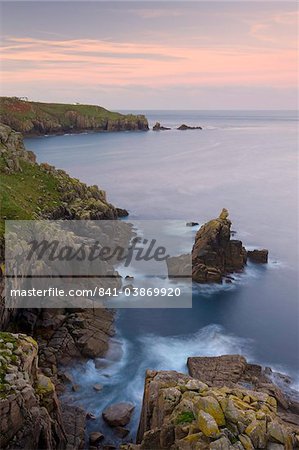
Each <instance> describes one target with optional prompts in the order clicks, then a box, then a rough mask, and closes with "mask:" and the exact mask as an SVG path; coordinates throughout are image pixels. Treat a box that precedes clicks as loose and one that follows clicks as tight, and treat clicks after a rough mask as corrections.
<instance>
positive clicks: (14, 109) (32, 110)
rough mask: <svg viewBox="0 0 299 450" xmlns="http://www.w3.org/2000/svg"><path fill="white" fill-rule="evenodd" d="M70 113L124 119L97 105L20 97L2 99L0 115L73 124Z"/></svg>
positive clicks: (0, 100) (97, 117)
mask: <svg viewBox="0 0 299 450" xmlns="http://www.w3.org/2000/svg"><path fill="white" fill-rule="evenodd" d="M69 111H75V112H77V113H79V114H80V115H82V116H86V117H94V118H96V119H107V118H111V119H119V118H121V117H123V115H122V114H120V113H117V112H112V111H108V109H105V108H102V107H101V106H95V105H80V104H68V103H41V102H29V101H24V100H20V99H19V98H18V97H0V114H1V115H2V114H9V113H10V114H11V115H13V116H14V117H15V118H16V119H22V120H32V119H35V118H36V117H37V115H39V116H41V117H42V116H45V117H49V118H51V117H52V118H53V117H55V118H56V119H57V118H58V119H60V120H63V121H65V123H66V124H67V123H69V124H70V123H71V122H70V120H68V118H67V117H66V116H65V115H66V113H68V112H69Z"/></svg>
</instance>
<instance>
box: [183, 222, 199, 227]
mask: <svg viewBox="0 0 299 450" xmlns="http://www.w3.org/2000/svg"><path fill="white" fill-rule="evenodd" d="M197 225H199V223H198V222H187V223H186V227H196V226H197Z"/></svg>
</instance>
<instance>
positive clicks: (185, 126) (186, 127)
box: [177, 123, 202, 131]
mask: <svg viewBox="0 0 299 450" xmlns="http://www.w3.org/2000/svg"><path fill="white" fill-rule="evenodd" d="M177 130H182V131H184V130H202V127H190V126H189V125H186V124H184V123H183V124H182V125H180V126H179V127H178V128H177Z"/></svg>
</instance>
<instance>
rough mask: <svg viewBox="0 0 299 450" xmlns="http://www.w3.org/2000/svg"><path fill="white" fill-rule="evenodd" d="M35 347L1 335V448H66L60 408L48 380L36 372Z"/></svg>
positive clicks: (24, 339)
mask: <svg viewBox="0 0 299 450" xmlns="http://www.w3.org/2000/svg"><path fill="white" fill-rule="evenodd" d="M37 351H38V350H37V344H36V342H35V341H34V340H33V339H32V338H30V337H28V336H26V335H23V334H11V333H3V332H2V333H0V383H1V384H0V422H1V433H0V447H1V448H7V449H15V448H30V449H33V450H34V449H40V448H46V449H49V450H52V449H53V450H54V449H62V448H65V446H66V436H65V431H64V427H63V420H62V414H61V410H60V405H59V402H58V399H57V396H56V392H55V388H54V385H53V383H52V382H51V380H50V379H49V378H48V377H46V376H45V375H43V374H42V373H40V372H39V368H38V365H37V361H38V357H37Z"/></svg>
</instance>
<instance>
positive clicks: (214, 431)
mask: <svg viewBox="0 0 299 450" xmlns="http://www.w3.org/2000/svg"><path fill="white" fill-rule="evenodd" d="M198 428H199V429H200V431H201V432H202V433H203V434H204V435H205V436H207V437H210V438H216V437H218V436H219V434H220V432H219V428H218V425H217V423H216V421H215V419H214V418H213V417H212V416H211V415H210V414H208V413H206V412H204V411H201V410H200V411H199V413H198Z"/></svg>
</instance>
